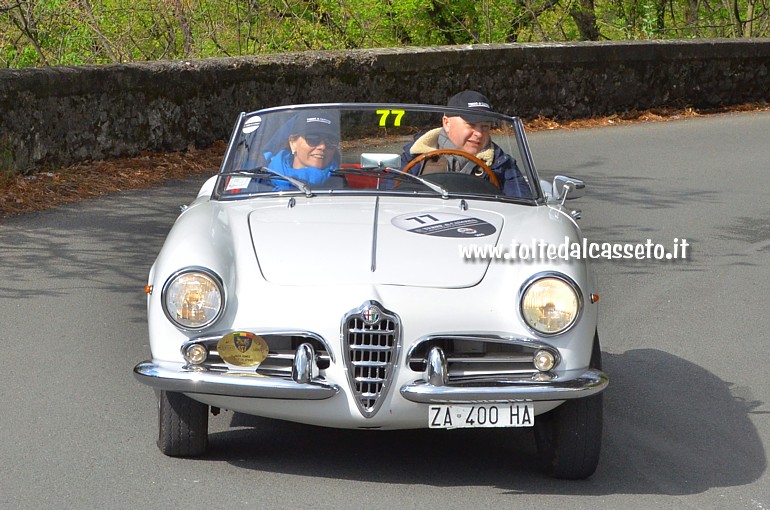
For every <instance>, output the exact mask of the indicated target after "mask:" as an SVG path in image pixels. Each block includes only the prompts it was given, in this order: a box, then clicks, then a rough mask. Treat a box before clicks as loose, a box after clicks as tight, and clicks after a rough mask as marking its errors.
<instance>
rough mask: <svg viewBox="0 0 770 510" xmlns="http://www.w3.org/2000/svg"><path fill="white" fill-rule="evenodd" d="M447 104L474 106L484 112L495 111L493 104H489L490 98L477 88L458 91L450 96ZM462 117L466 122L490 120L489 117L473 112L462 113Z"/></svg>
mask: <svg viewBox="0 0 770 510" xmlns="http://www.w3.org/2000/svg"><path fill="white" fill-rule="evenodd" d="M447 106H452V107H457V108H473V109H474V110H478V111H482V112H491V111H493V110H492V106H491V105H490V104H489V99H487V98H486V96H484V95H483V94H481V93H479V92H476V91H475V90H463V91H462V92H458V93H457V94H455V95H454V96H452V97H450V98H449V101H448V102H447ZM448 116H454V114H450V115H448ZM460 117H462V118H463V119H465V121H466V122H470V123H471V124H475V123H476V122H483V121H488V120H489V117H484V116H479V115H473V114H469V115H460Z"/></svg>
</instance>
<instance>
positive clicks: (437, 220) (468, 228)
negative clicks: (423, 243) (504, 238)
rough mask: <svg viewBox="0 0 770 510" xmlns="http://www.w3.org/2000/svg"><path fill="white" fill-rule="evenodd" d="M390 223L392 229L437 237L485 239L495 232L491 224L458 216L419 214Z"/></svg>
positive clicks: (436, 213) (393, 220)
mask: <svg viewBox="0 0 770 510" xmlns="http://www.w3.org/2000/svg"><path fill="white" fill-rule="evenodd" d="M390 222H391V223H392V224H393V226H394V227H396V228H400V229H401V230H406V231H407V232H414V233H415V234H422V235H426V236H437V237H485V236H490V235H492V234H494V233H495V232H497V229H496V228H495V226H494V225H492V224H491V223H488V222H486V221H484V220H482V219H480V218H473V217H470V216H462V215H460V214H451V213H439V212H431V213H425V212H419V213H410V214H401V215H399V216H396V217H395V218H393V219H392V220H390Z"/></svg>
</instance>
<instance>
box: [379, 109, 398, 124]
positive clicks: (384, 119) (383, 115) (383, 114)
mask: <svg viewBox="0 0 770 510" xmlns="http://www.w3.org/2000/svg"><path fill="white" fill-rule="evenodd" d="M404 113H405V112H404V110H377V115H379V116H380V127H385V126H387V125H388V117H390V116H391V115H394V117H395V118H394V119H393V125H394V126H395V127H398V126H400V125H401V117H403V116H404Z"/></svg>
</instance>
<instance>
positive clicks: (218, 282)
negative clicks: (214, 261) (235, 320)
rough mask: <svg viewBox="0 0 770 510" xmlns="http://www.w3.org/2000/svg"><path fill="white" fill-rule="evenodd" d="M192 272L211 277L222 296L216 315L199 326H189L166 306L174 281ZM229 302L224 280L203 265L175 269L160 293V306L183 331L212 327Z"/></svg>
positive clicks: (168, 317) (195, 330)
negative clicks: (181, 321)
mask: <svg viewBox="0 0 770 510" xmlns="http://www.w3.org/2000/svg"><path fill="white" fill-rule="evenodd" d="M190 273H200V274H203V275H204V276H206V277H208V278H209V279H211V281H212V282H214V285H216V287H217V290H218V291H219V297H220V305H219V310H218V311H217V313H216V314H215V315H214V317H213V318H212V319H210V320H208V321H206V322H205V323H203V324H201V325H199V326H188V325H186V324H182V323H180V322H179V321H178V320H177V319H176V317H174V316H173V314H171V313H170V312H169V309H168V307H167V306H166V297H167V296H168V290H169V287H171V285H172V283H173V282H174V281H175V280H176V279H177V278H179V277H180V276H183V275H186V274H190ZM226 302H227V296H226V295H225V286H224V283H223V282H222V279H221V278H220V277H219V275H218V274H217V273H215V272H214V271H212V270H211V269H208V268H206V267H202V266H189V267H185V268H182V269H179V270H177V271H174V272H173V273H172V274H171V275H170V276H169V277H168V278H167V279H166V282H165V283H164V284H163V289H162V291H161V294H160V306H161V308H162V309H163V313H164V314H165V316H166V318H167V319H168V320H169V321H171V323H172V324H173V325H174V326H176V327H177V328H178V329H180V330H182V331H190V332H197V331H203V330H204V329H206V328H208V327H210V326H211V325H213V324H215V323H216V322H217V321H218V320H219V318H220V317H221V316H222V314H223V313H224V310H225V303H226Z"/></svg>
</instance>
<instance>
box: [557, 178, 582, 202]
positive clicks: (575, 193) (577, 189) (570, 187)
mask: <svg viewBox="0 0 770 510" xmlns="http://www.w3.org/2000/svg"><path fill="white" fill-rule="evenodd" d="M585 189H586V185H585V183H584V182H583V181H581V180H580V179H573V178H572V177H565V176H563V175H557V176H556V177H554V178H553V195H554V198H555V199H557V200H561V203H562V204H564V201H565V200H567V199H570V200H573V199H575V198H580V197H582V196H583V195H584V194H585Z"/></svg>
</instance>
